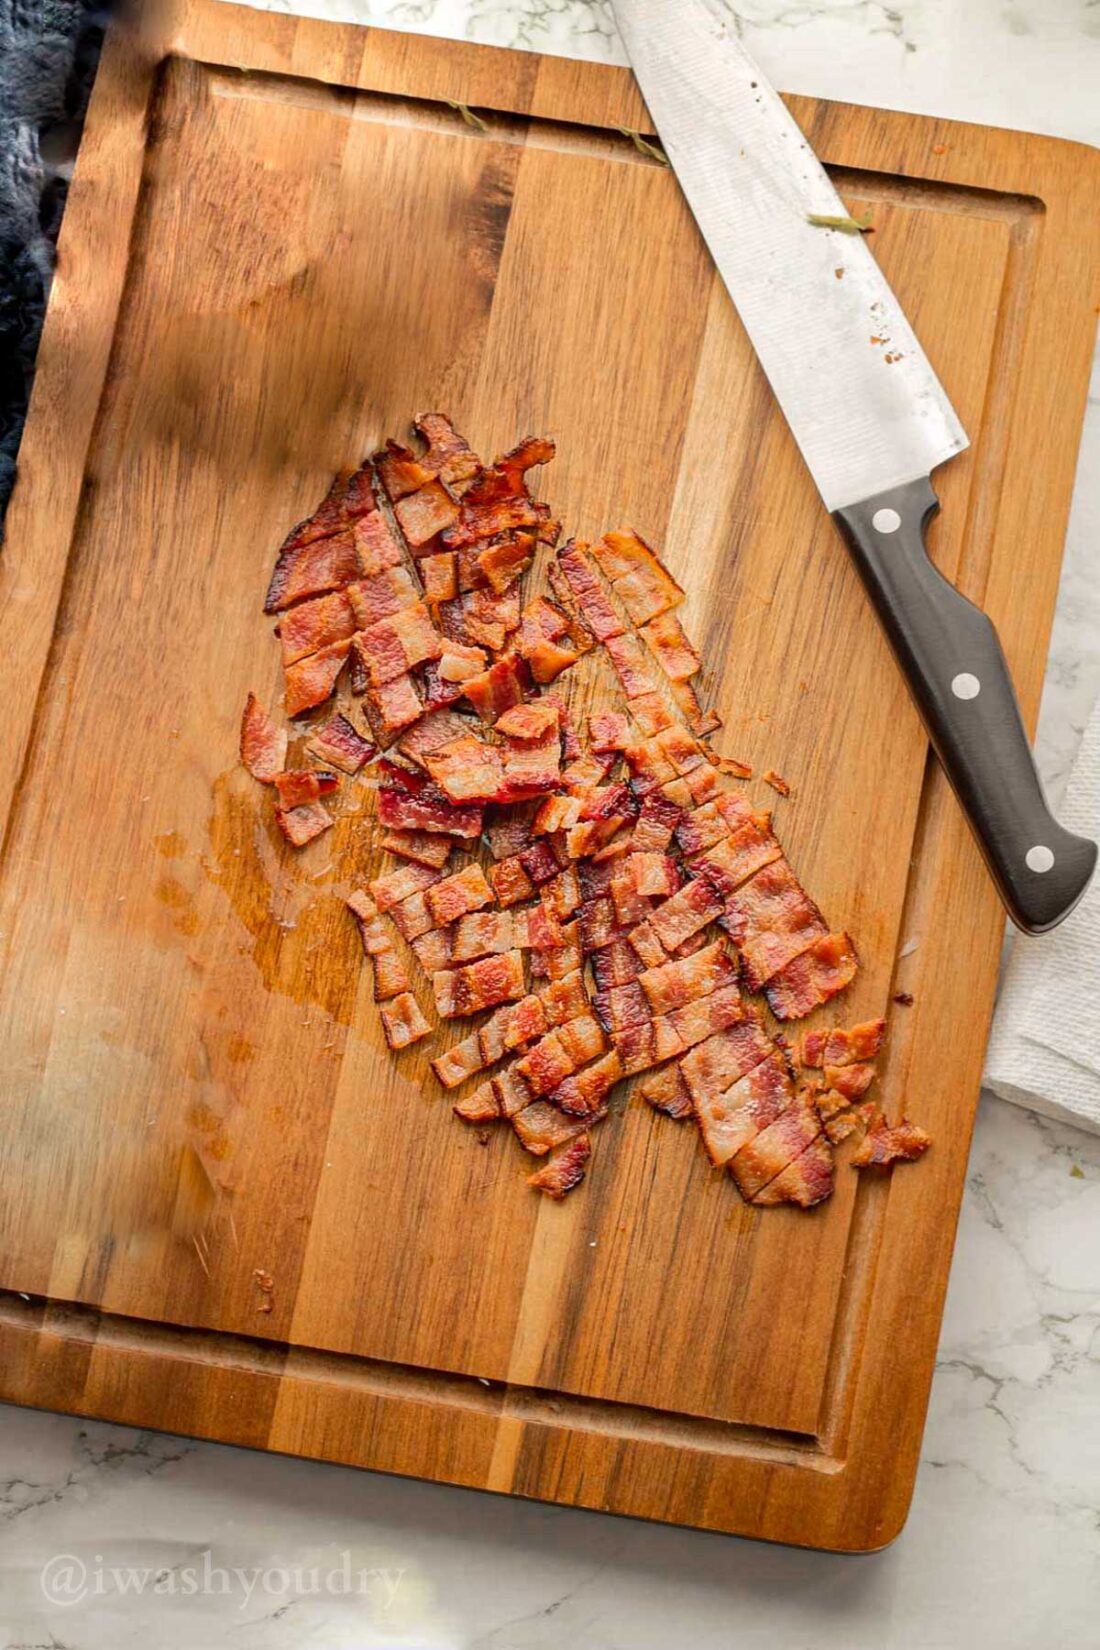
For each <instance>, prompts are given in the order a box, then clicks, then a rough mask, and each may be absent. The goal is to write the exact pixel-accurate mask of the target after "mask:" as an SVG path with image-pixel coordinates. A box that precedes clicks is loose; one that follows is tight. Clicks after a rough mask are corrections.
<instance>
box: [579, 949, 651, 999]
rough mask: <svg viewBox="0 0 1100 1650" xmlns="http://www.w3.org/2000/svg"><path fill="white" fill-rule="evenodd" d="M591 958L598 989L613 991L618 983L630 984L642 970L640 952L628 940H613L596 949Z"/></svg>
mask: <svg viewBox="0 0 1100 1650" xmlns="http://www.w3.org/2000/svg"><path fill="white" fill-rule="evenodd" d="M591 960H592V973H593V977H594V979H595V981H596V990H597V991H611V990H613V989H614V987H615V986H617V985H628V984H629V983H630V981H631V980H634V979H637V978H638V976H639V974H640V973H641V971H642V964H641V962H640V960H639V958H638V954H637V952H636V951H635V950H634V948H633V946H632V945H630V943H629V942H628V941H627V940H612V941H611V942H610V944H608V945H605V946H603V947H602V948H601V949H600V950H599V951H594V952H593V953H592V959H591Z"/></svg>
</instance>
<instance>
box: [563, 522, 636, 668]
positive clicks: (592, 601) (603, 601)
mask: <svg viewBox="0 0 1100 1650" xmlns="http://www.w3.org/2000/svg"><path fill="white" fill-rule="evenodd" d="M557 565H558V568H559V569H560V571H561V573H562V575H563V577H564V578H565V581H566V583H567V584H568V586H569V589H570V590H571V592H572V594H573V600H574V601H575V602H576V604H577V607H578V608H579V609H580V612H581V614H582V616H583V618H584V621H585V623H586V624H587V625H588V628H589V629H590V630H591V632H592V634H593V636H595V638H596V640H597V641H598V642H603V643H604V644H605V645H606V644H607V642H609V641H610V640H611V639H612V638H613V637H615V636H621V635H623V634H624V629H625V627H624V625H623V622H622V620H621V619H620V618H619V615H618V614H617V613H616V611H615V609H614V607H613V606H612V603H611V600H610V598H609V597H608V595H607V594H606V592H605V590H604V587H603V585H602V584H601V582H600V579H599V575H598V574H597V572H596V570H595V567H594V566H593V564H592V561H591V559H590V557H589V555H588V545H587V544H586V543H585V541H584V540H583V539H571V540H570V541H569V543H568V544H567V545H566V546H565V548H564V550H559V551H558V561H557Z"/></svg>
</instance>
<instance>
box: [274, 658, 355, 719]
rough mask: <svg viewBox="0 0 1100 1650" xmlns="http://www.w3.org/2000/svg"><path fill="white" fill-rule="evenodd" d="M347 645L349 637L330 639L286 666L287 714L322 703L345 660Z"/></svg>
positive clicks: (332, 686)
mask: <svg viewBox="0 0 1100 1650" xmlns="http://www.w3.org/2000/svg"><path fill="white" fill-rule="evenodd" d="M351 645H352V644H351V642H350V641H343V642H333V644H332V646H331V647H323V648H321V650H320V652H318V653H311V654H310V655H309V657H308V658H305V659H299V660H298V663H297V664H295V665H289V666H288V667H287V670H286V673H285V674H286V690H285V694H284V699H283V702H284V705H285V706H286V713H287V715H288V716H300V715H301V713H302V712H303V711H304V710H312V709H313V707H314V706H315V705H321V704H324V702H325V700H326V699H327V698H328V697H329V696H330V694H331V693H332V690H333V688H334V687H335V686H336V678H337V677H338V676H339V674H340V672H341V671H342V670H343V668H344V665H345V663H346V662H347V657H348V650H349V648H350V647H351Z"/></svg>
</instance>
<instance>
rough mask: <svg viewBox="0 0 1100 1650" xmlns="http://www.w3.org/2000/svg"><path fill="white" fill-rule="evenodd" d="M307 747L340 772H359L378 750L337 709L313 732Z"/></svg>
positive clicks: (311, 753) (311, 752)
mask: <svg viewBox="0 0 1100 1650" xmlns="http://www.w3.org/2000/svg"><path fill="white" fill-rule="evenodd" d="M306 750H307V751H308V752H309V754H310V755H311V756H316V757H318V758H319V759H320V761H322V762H324V763H326V764H327V765H328V766H330V767H333V768H339V769H340V772H341V773H348V774H356V773H358V772H359V770H360V769H361V768H362V767H364V766H365V764H366V763H367V762H369V761H370V759H371V757H372V756H373V755H374V754H375V746H374V745H372V744H371V743H370V741H369V740H368V739H364V738H363V736H362V734H361V733H358V732H357V731H356V729H355V728H354V727H352V725H351V723H350V722H349V721H348V719H347V717H346V716H342V715H340V714H339V712H337V714H336V715H335V716H333V717H332V718H331V719H330V720H329V721H327V722H326V723H325V725H324V726H323V727H321V728H318V729H317V732H316V733H315V734H313V735H312V737H311V738H310V740H309V743H308V744H307V745H306Z"/></svg>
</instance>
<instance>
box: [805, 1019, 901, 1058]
mask: <svg viewBox="0 0 1100 1650" xmlns="http://www.w3.org/2000/svg"><path fill="white" fill-rule="evenodd" d="M885 1035H886V1021H885V1020H864V1021H863V1022H862V1023H861V1024H860V1025H856V1026H851V1027H849V1028H847V1029H845V1028H844V1027H843V1026H833V1027H832V1028H831V1029H829V1030H825V1031H807V1032H805V1033H804V1034H803V1037H802V1048H801V1051H800V1052H801V1059H802V1064H803V1065H804V1066H847V1065H851V1064H853V1063H855V1062H861V1061H864V1060H873V1059H874V1058H875V1056H876V1055H877V1054H878V1052H879V1050H880V1049H881V1047H882V1039H883V1037H884V1036H885Z"/></svg>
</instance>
